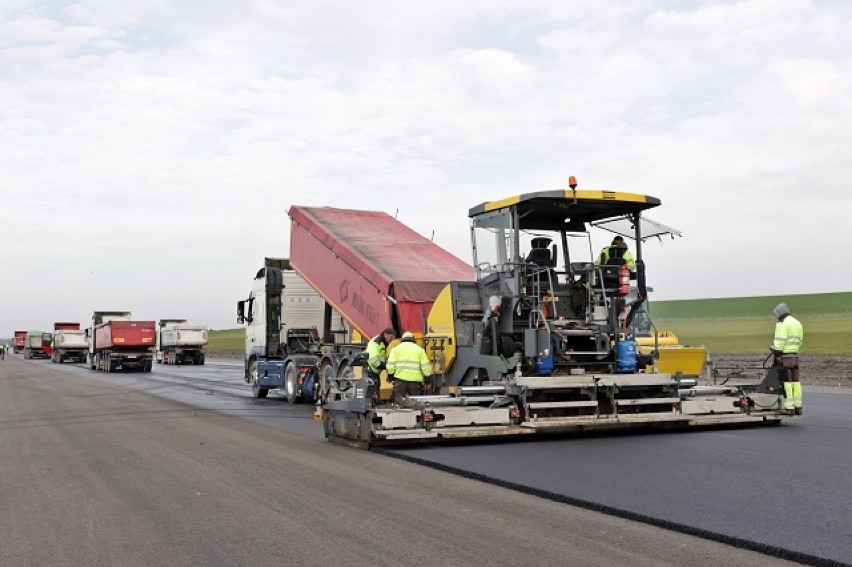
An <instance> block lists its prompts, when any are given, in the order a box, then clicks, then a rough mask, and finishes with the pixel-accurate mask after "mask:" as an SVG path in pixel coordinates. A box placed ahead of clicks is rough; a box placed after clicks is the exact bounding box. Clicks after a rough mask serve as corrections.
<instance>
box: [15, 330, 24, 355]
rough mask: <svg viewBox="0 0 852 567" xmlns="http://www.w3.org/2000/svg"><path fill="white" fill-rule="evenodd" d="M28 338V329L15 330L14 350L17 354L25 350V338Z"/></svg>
mask: <svg viewBox="0 0 852 567" xmlns="http://www.w3.org/2000/svg"><path fill="white" fill-rule="evenodd" d="M26 338H27V332H26V331H15V338H14V339H13V341H12V352H14V353H16V354H18V353H22V352H24V340H25V339H26Z"/></svg>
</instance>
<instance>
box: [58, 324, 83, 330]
mask: <svg viewBox="0 0 852 567" xmlns="http://www.w3.org/2000/svg"><path fill="white" fill-rule="evenodd" d="M53 330H54V331H79V330H80V323H62V322H60V323H54V324H53Z"/></svg>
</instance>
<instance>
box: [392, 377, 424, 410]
mask: <svg viewBox="0 0 852 567" xmlns="http://www.w3.org/2000/svg"><path fill="white" fill-rule="evenodd" d="M422 392H423V388H422V386H421V383H420V382H409V381H408V380H394V382H393V403H394V405H397V406H399V405H402V403H403V402H404V401H405V396H419V395H420V394H421V393H422Z"/></svg>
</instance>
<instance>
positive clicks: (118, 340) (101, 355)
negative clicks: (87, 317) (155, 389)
mask: <svg viewBox="0 0 852 567" xmlns="http://www.w3.org/2000/svg"><path fill="white" fill-rule="evenodd" d="M154 327H155V325H154V321H134V320H133V318H132V315H131V313H130V312H129V311H95V312H94V313H93V314H92V326H91V327H90V328H89V333H88V334H89V368H90V369H92V370H102V371H104V372H115V371H116V370H118V369H121V370H137V371H140V372H150V371H151V367H152V366H153V361H154V345H155V335H156V331H155V329H154Z"/></svg>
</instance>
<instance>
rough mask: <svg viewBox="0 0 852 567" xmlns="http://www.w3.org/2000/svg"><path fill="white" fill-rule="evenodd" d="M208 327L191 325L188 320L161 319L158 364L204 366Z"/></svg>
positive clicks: (158, 333)
mask: <svg viewBox="0 0 852 567" xmlns="http://www.w3.org/2000/svg"><path fill="white" fill-rule="evenodd" d="M206 345H207V325H190V324H188V323H187V322H186V319H160V322H159V324H158V327H157V352H156V359H157V362H161V363H165V364H204V347H205V346H206Z"/></svg>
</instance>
